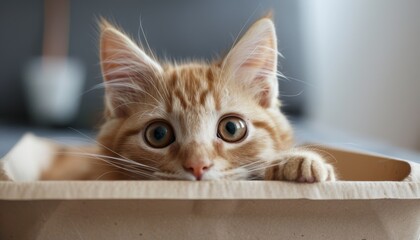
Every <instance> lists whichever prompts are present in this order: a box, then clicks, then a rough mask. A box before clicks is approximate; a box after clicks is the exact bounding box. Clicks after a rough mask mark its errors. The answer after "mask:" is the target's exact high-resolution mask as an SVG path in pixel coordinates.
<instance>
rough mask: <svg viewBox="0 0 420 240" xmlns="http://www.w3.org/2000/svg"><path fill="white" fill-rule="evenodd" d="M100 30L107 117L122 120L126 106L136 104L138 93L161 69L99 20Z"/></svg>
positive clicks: (128, 39) (108, 24) (125, 112)
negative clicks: (120, 118) (131, 103)
mask: <svg viewBox="0 0 420 240" xmlns="http://www.w3.org/2000/svg"><path fill="white" fill-rule="evenodd" d="M100 28H101V40H100V41H101V42H100V48H101V49H100V55H101V65H102V75H103V78H104V82H105V90H106V94H105V99H106V109H107V111H108V112H109V113H110V115H111V116H113V117H122V116H125V115H127V112H128V109H127V103H130V102H134V101H138V99H139V97H140V93H141V92H143V91H146V90H147V89H148V88H149V87H150V85H153V84H154V83H153V81H154V79H156V78H158V75H159V74H161V73H162V72H163V70H162V67H161V66H160V64H159V63H157V62H156V61H154V60H153V59H152V58H150V57H149V56H148V55H147V54H146V53H145V52H144V51H143V50H141V49H140V47H139V46H137V44H135V43H134V42H133V41H132V40H131V39H130V38H129V37H127V36H126V35H124V34H123V33H122V32H120V31H119V30H117V29H116V28H115V27H114V26H112V25H111V24H110V23H108V22H107V21H106V20H103V19H102V20H101V22H100Z"/></svg>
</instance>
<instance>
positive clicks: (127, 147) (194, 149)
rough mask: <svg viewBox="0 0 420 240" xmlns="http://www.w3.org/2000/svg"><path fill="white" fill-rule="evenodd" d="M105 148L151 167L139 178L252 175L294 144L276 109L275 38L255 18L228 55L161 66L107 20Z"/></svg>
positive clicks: (104, 38) (103, 43)
mask: <svg viewBox="0 0 420 240" xmlns="http://www.w3.org/2000/svg"><path fill="white" fill-rule="evenodd" d="M101 27H102V35H101V61H102V70H103V75H104V80H105V86H106V113H105V114H106V122H105V123H104V124H103V126H102V127H101V132H100V134H99V137H98V140H99V142H100V143H101V144H103V145H104V149H103V151H104V153H105V154H107V155H114V156H118V157H124V158H127V159H130V160H133V161H135V162H137V163H140V164H144V165H147V166H150V167H145V168H143V169H142V172H143V173H144V174H135V173H134V171H131V172H130V171H128V172H127V175H130V176H131V177H133V178H138V179H149V178H161V179H184V180H213V179H249V178H252V177H254V176H261V175H262V170H263V166H265V165H264V164H267V163H268V161H269V160H272V158H273V157H274V156H275V155H276V152H279V151H281V150H283V149H286V148H289V147H290V144H291V138H292V134H291V128H290V125H289V123H288V122H287V120H286V118H285V117H284V116H283V115H282V114H281V112H280V111H279V104H278V100H277V97H278V94H277V92H278V89H277V78H276V69H277V48H276V44H277V43H276V36H275V32H274V27H273V24H272V22H271V20H269V19H267V18H264V19H261V20H259V21H257V22H256V23H255V24H254V25H253V26H252V27H251V28H250V29H249V30H248V32H247V33H246V34H245V35H244V36H243V37H242V39H241V40H240V41H239V42H238V43H237V44H236V45H235V46H234V47H233V49H232V50H231V51H230V52H229V53H228V54H227V55H226V56H225V58H224V59H222V60H220V61H218V62H214V63H200V62H192V63H187V64H180V65H179V64H168V63H165V64H161V63H159V62H157V61H155V60H154V59H153V58H151V57H149V56H148V55H146V54H145V53H144V52H143V51H142V50H141V49H140V48H139V47H137V46H136V45H135V44H134V43H133V42H132V41H131V40H130V39H129V38H128V37H126V36H125V35H124V34H122V33H121V32H120V31H118V30H116V29H115V28H114V27H113V26H111V25H110V24H108V23H106V22H103V23H102V26H101Z"/></svg>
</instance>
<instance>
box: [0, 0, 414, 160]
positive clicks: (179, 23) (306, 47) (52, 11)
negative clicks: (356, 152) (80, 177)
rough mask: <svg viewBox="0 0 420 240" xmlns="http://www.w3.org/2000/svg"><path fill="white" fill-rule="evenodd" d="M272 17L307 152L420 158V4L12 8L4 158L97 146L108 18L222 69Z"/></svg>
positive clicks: (3, 51)
mask: <svg viewBox="0 0 420 240" xmlns="http://www.w3.org/2000/svg"><path fill="white" fill-rule="evenodd" d="M269 10H272V11H273V13H274V19H275V24H276V28H277V35H278V40H279V46H278V48H279V50H280V52H281V53H282V54H283V55H284V59H280V62H279V63H280V64H279V65H280V66H279V70H280V71H281V72H282V73H283V74H284V75H286V76H287V79H281V80H280V89H279V91H280V95H281V99H282V101H283V104H284V108H283V110H284V112H285V113H286V114H287V115H288V116H289V118H290V119H291V120H292V122H293V123H294V124H295V126H296V134H297V137H298V140H299V141H300V142H303V141H311V142H319V143H328V144H333V145H340V146H345V147H350V148H359V149H365V150H369V151H374V152H379V153H382V154H386V155H394V156H398V157H402V158H409V159H414V160H416V159H417V160H420V157H419V154H418V152H420V94H419V91H420V79H419V77H420V46H418V44H419V43H420V15H419V14H418V12H420V2H418V1H414V0H413V1H408V0H404V1H392V0H376V1H363V0H345V1H333V0H327V1H303V0H301V1H294V0H272V1H270V0H265V1H253V0H232V1H223V0H213V1H204V0H202V1H196V0H194V1H193V0H178V1H169V0H167V1H163V0H161V1H159V0H126V1H116V0H101V1H99V0H84V1H82V0H71V1H69V0H19V1H12V0H9V1H1V2H0V29H1V31H2V32H1V35H0V156H2V155H3V154H4V153H5V152H6V151H7V150H8V149H10V147H11V146H13V144H15V143H16V141H17V140H18V139H19V138H20V137H21V136H22V134H23V133H24V132H27V131H31V132H35V133H36V134H38V135H41V136H47V137H52V138H57V139H58V138H59V139H65V138H72V137H81V136H80V134H79V133H78V132H77V131H82V132H83V133H86V134H88V136H94V133H95V130H96V129H97V126H98V125H99V123H100V122H101V117H102V110H103V109H102V108H103V89H97V88H95V86H96V85H97V84H99V83H101V81H102V79H101V73H100V65H99V60H98V28H97V19H98V18H99V17H100V16H103V17H105V18H107V19H110V20H111V21H113V22H116V23H118V25H119V26H121V27H122V28H123V29H124V30H125V31H126V32H127V33H129V34H130V35H131V36H132V37H134V38H135V39H136V40H139V41H142V42H143V43H144V42H145V37H147V40H148V43H149V45H150V47H151V48H152V49H153V50H154V51H155V52H156V53H157V55H158V56H161V57H170V58H172V59H185V58H193V59H195V58H197V59H214V58H216V57H217V56H218V54H219V53H223V52H225V51H226V50H228V49H229V48H230V47H231V45H232V43H233V41H234V39H235V38H236V37H237V36H238V34H240V32H241V29H242V28H245V29H246V28H247V27H248V26H249V25H250V24H252V23H253V22H254V21H255V20H256V19H258V18H259V17H261V16H263V15H264V14H265V13H267V12H268V11H269ZM141 26H142V27H143V29H144V33H143V32H142V30H141ZM74 129H76V130H77V131H76V130H74Z"/></svg>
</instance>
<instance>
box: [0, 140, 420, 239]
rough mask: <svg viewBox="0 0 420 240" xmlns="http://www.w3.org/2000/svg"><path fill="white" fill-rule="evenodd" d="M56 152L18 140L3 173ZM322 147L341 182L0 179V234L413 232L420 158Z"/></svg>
mask: <svg viewBox="0 0 420 240" xmlns="http://www.w3.org/2000/svg"><path fill="white" fill-rule="evenodd" d="M54 149H55V148H54V147H53V146H52V144H51V143H49V142H48V141H45V140H43V139H39V138H36V137H34V136H31V135H28V136H26V137H24V138H23V139H22V140H21V142H20V143H18V144H17V145H16V147H15V148H14V149H13V150H12V151H11V152H10V153H9V154H8V155H7V156H6V157H5V158H4V159H3V161H2V164H3V168H2V169H3V173H2V174H3V178H11V179H12V180H20V179H19V177H20V176H19V175H18V174H17V173H16V172H13V171H16V168H17V167H18V166H20V165H19V164H22V163H21V162H23V163H26V162H28V161H30V160H33V161H39V160H41V161H44V160H45V158H48V157H51V156H52V155H54V154H53V151H54ZM324 150H327V151H328V152H329V153H330V154H332V155H333V156H334V157H335V158H336V160H337V163H336V166H337V169H338V171H339V173H340V176H341V179H342V180H345V181H339V182H327V183H316V184H297V183H288V182H278V181H213V182H186V181H89V182H88V181H61V182H60V181H44V182H42V181H22V182H16V181H10V180H9V181H7V180H5V181H1V182H0V239H360V240H362V239H366V240H368V239H369V240H371V239H381V240H382V239H384V240H386V239H407V240H419V239H420V167H419V164H416V163H412V162H405V161H402V160H396V159H390V158H386V157H380V156H373V155H368V154H363V153H356V152H350V151H345V150H340V149H324ZM23 156H25V157H26V159H23V160H22V157H23ZM40 156H43V158H42V159H43V160H42V159H40ZM28 158H30V159H28ZM28 174H29V175H30V173H28ZM34 176H35V175H32V177H34Z"/></svg>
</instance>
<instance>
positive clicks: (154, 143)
mask: <svg viewBox="0 0 420 240" xmlns="http://www.w3.org/2000/svg"><path fill="white" fill-rule="evenodd" d="M144 138H145V139H146V142H147V144H149V145H150V146H151V147H154V148H164V147H166V146H168V145H169V144H171V143H173V142H174V141H175V134H174V131H173V129H172V127H171V125H169V124H168V123H166V122H162V121H159V122H153V123H151V124H150V125H149V126H147V128H146V131H145V134H144Z"/></svg>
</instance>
